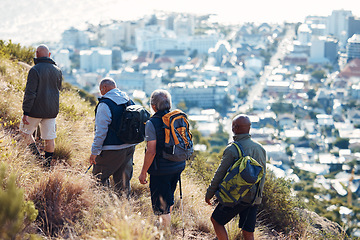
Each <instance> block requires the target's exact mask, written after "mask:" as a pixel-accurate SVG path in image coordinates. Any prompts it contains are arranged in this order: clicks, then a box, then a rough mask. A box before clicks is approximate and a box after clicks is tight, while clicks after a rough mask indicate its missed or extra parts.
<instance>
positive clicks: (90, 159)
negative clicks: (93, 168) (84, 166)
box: [89, 154, 96, 165]
mask: <svg viewBox="0 0 360 240" xmlns="http://www.w3.org/2000/svg"><path fill="white" fill-rule="evenodd" d="M95 158H96V155H94V154H91V155H90V158H89V163H90V164H91V165H95V164H96V161H95Z"/></svg>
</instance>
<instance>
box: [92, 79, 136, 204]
mask: <svg viewBox="0 0 360 240" xmlns="http://www.w3.org/2000/svg"><path fill="white" fill-rule="evenodd" d="M99 89H100V93H101V95H102V98H99V103H98V105H97V106H96V109H95V136H94V141H93V143H92V146H91V155H90V158H89V162H90V164H92V165H93V174H94V175H95V176H96V177H97V178H98V179H99V180H100V182H101V183H102V184H104V185H108V183H109V177H110V176H113V180H114V184H115V185H114V188H115V191H116V192H117V193H119V194H121V193H122V192H125V194H126V196H127V197H129V195H130V191H131V188H130V179H131V178H132V175H133V155H134V151H135V144H129V143H124V142H123V141H122V140H121V139H120V138H119V137H118V136H117V134H116V130H115V129H116V128H117V125H119V124H120V121H121V115H122V113H123V112H124V109H125V108H126V106H125V104H126V105H133V104H134V103H133V102H132V100H130V98H129V96H128V95H127V94H126V93H125V92H123V91H121V90H120V89H118V88H117V87H116V83H115V81H114V80H113V79H111V78H104V79H102V80H101V82H100V85H99Z"/></svg>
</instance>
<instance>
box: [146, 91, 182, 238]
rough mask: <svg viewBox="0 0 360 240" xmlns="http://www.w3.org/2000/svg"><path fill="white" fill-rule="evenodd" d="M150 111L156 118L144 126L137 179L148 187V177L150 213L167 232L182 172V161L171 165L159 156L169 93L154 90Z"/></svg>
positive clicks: (160, 154) (163, 140) (162, 147)
mask: <svg viewBox="0 0 360 240" xmlns="http://www.w3.org/2000/svg"><path fill="white" fill-rule="evenodd" d="M150 105H151V108H152V109H153V110H154V111H155V114H154V115H153V116H152V117H151V118H150V119H149V120H148V121H147V122H146V126H145V141H146V142H147V143H146V151H145V157H144V164H143V167H142V170H141V173H140V175H139V181H140V183H141V184H146V183H147V173H149V174H150V192H151V203H152V208H153V212H154V214H155V215H158V216H159V218H160V223H161V226H162V227H163V228H164V229H165V230H167V231H169V230H170V222H171V216H170V213H171V211H172V207H173V205H174V192H175V189H176V185H177V182H178V181H179V178H180V174H181V172H182V171H183V170H184V169H185V159H184V161H178V162H175V161H170V160H168V159H165V158H164V157H163V156H162V152H163V149H164V146H165V130H164V128H163V121H162V119H161V117H162V116H164V115H165V114H166V113H169V112H170V109H171V95H170V94H169V92H168V91H166V90H162V89H158V90H155V91H154V92H153V93H152V94H151V97H150Z"/></svg>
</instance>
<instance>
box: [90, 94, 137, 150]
mask: <svg viewBox="0 0 360 240" xmlns="http://www.w3.org/2000/svg"><path fill="white" fill-rule="evenodd" d="M103 98H109V99H111V100H112V101H114V102H115V103H116V104H118V105H119V104H124V103H127V102H128V101H129V100H130V98H129V96H128V95H127V94H126V93H125V92H123V91H120V90H119V89H118V88H114V89H112V90H110V91H109V92H107V93H106V94H105V95H104V96H103ZM111 121H112V116H111V111H110V108H109V107H108V105H107V104H106V103H99V105H98V107H97V110H96V117H95V136H94V141H93V144H92V146H91V154H94V155H99V154H100V153H101V151H102V150H119V149H124V148H128V147H131V146H134V145H135V144H121V145H105V146H104V145H103V143H104V140H105V138H106V136H107V132H108V129H109V125H110V123H111Z"/></svg>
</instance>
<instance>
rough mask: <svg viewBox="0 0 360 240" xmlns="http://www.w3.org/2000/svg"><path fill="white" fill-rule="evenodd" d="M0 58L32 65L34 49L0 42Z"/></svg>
mask: <svg viewBox="0 0 360 240" xmlns="http://www.w3.org/2000/svg"><path fill="white" fill-rule="evenodd" d="M0 56H4V57H5V58H9V59H11V60H17V61H21V62H25V63H27V64H32V62H33V58H34V56H35V49H34V48H32V47H21V45H20V44H15V43H12V42H11V40H10V41H9V42H5V41H3V40H0Z"/></svg>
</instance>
